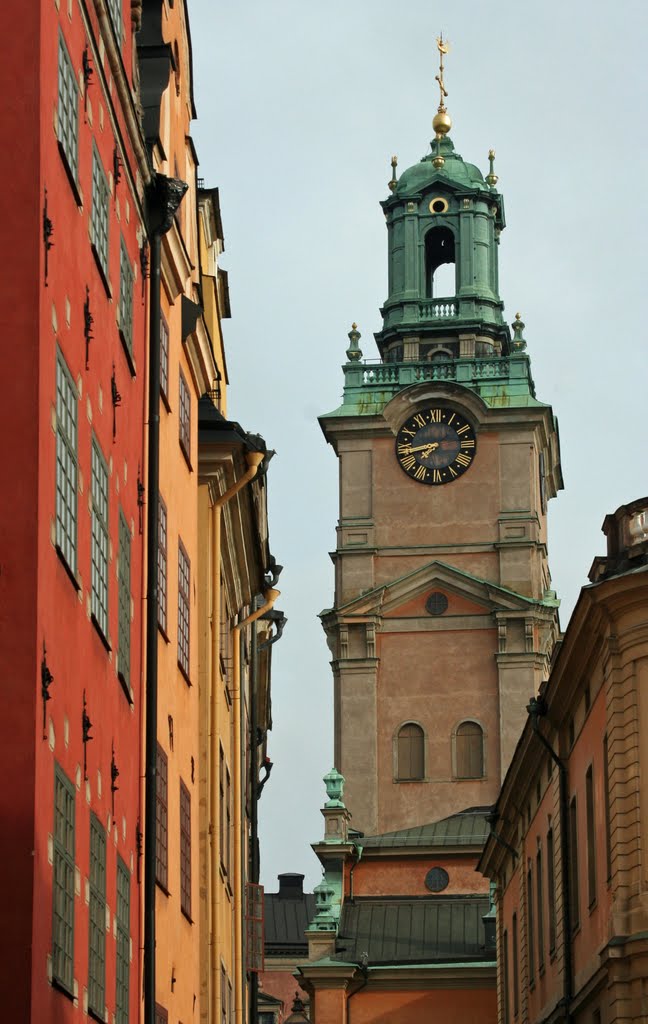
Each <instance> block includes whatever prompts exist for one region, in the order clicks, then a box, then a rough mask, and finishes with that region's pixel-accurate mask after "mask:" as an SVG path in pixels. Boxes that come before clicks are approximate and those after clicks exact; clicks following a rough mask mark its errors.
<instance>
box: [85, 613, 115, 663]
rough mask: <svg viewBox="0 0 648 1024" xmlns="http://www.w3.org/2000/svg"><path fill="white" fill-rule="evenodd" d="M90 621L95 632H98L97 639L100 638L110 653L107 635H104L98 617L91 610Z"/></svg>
mask: <svg viewBox="0 0 648 1024" xmlns="http://www.w3.org/2000/svg"><path fill="white" fill-rule="evenodd" d="M90 622H91V623H92V625H93V626H94V628H95V629H96V631H97V633H98V634H99V639H100V640H101V642H102V644H103V645H104V647H105V648H106V650H107V652H108V653H109V654H110V652H111V651H112V647H111V646H110V642H109V640H108V638H107V636H106V635H105V633H104V631H103V629H102V628H101V626H100V625H99V619H98V618H97V616H96V615H95V613H94V612H92V613H91V615H90Z"/></svg>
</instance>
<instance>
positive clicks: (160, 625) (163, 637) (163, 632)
mask: <svg viewBox="0 0 648 1024" xmlns="http://www.w3.org/2000/svg"><path fill="white" fill-rule="evenodd" d="M158 633H161V634H162V639H163V640H164V642H165V644H170V643H171V641H170V640H169V637H168V636H167V631H166V629H165V628H164V626H163V625H162V623H161V622H158Z"/></svg>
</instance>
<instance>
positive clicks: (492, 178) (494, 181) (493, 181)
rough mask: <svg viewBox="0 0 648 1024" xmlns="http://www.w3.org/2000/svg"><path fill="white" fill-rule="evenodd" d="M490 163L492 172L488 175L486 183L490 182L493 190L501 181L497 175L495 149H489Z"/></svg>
mask: <svg viewBox="0 0 648 1024" xmlns="http://www.w3.org/2000/svg"><path fill="white" fill-rule="evenodd" d="M488 162H489V164H490V171H489V173H488V174H487V175H486V181H487V182H488V184H489V185H490V187H491V188H495V186H496V185H497V182H498V181H499V178H498V177H497V175H496V174H495V150H494V149H489V150H488Z"/></svg>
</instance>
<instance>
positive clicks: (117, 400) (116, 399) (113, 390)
mask: <svg viewBox="0 0 648 1024" xmlns="http://www.w3.org/2000/svg"><path fill="white" fill-rule="evenodd" d="M110 395H111V398H112V407H113V441H114V440H115V438H116V437H117V406H118V405H121V402H122V396H121V395H120V393H119V391H118V390H117V378H116V376H115V364H114V363H113V372H112V377H111V378H110Z"/></svg>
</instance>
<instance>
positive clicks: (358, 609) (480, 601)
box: [323, 559, 541, 619]
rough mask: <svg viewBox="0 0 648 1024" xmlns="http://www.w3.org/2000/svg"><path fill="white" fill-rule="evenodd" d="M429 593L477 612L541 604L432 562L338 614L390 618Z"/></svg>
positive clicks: (378, 589)
mask: <svg viewBox="0 0 648 1024" xmlns="http://www.w3.org/2000/svg"><path fill="white" fill-rule="evenodd" d="M432 590H440V591H441V592H443V593H446V595H455V596H456V598H457V599H458V605H459V604H461V602H467V603H468V604H469V605H472V606H473V607H474V608H476V610H477V613H479V612H486V611H488V612H491V611H517V610H520V611H527V610H528V609H529V608H530V607H531V606H533V605H537V604H538V603H541V602H537V601H534V600H533V599H532V598H528V597H524V596H523V595H522V594H516V593H515V592H514V591H512V590H507V589H506V587H500V586H498V585H497V584H496V583H493V582H492V581H490V580H483V579H480V578H479V577H478V576H472V575H471V574H470V573H467V572H464V571H462V570H461V569H457V568H456V566H454V565H448V564H447V563H446V562H441V561H438V560H437V559H435V560H434V561H432V562H428V564H427V565H423V566H421V567H420V568H418V569H415V570H414V571H413V572H410V573H407V574H406V575H405V576H400V577H398V578H397V579H395V580H392V581H391V582H389V583H385V584H383V585H382V586H380V587H375V588H374V589H373V590H370V591H367V593H365V594H361V595H360V596H359V597H356V598H354V599H353V600H352V601H349V602H347V604H344V605H341V606H340V607H339V608H338V609H337V612H338V614H339V615H341V616H343V617H344V618H345V619H347V618H356V617H357V618H363V617H365V616H367V617H371V616H375V615H380V616H390V615H393V614H395V613H396V612H399V613H400V612H402V609H403V608H406V607H408V606H410V605H412V606H416V602H417V601H420V600H421V599H424V598H425V597H426V596H427V595H428V594H429V592H430V591H432ZM323 614H328V613H323ZM457 614H464V613H462V612H457Z"/></svg>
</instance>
